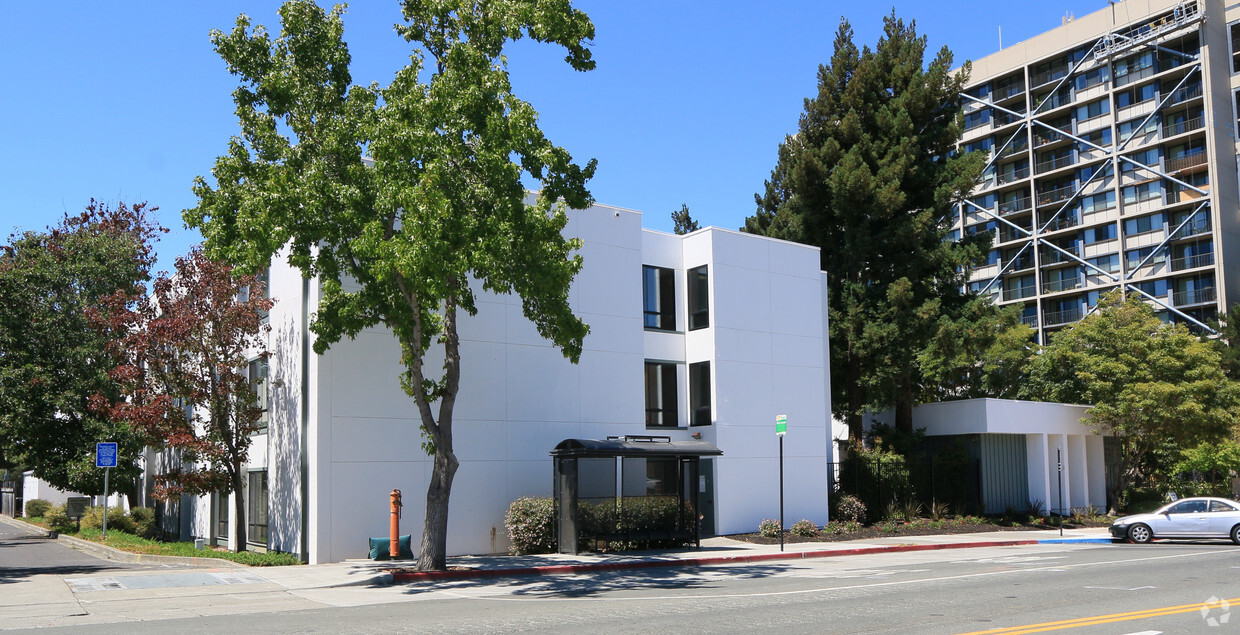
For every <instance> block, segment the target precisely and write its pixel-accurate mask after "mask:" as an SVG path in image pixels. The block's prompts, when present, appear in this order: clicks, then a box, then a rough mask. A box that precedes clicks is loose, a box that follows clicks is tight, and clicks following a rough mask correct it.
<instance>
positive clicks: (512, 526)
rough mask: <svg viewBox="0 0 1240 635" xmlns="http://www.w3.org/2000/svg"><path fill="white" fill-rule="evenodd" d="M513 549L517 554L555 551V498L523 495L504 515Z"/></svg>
mask: <svg viewBox="0 0 1240 635" xmlns="http://www.w3.org/2000/svg"><path fill="white" fill-rule="evenodd" d="M504 526H505V527H507V528H508V542H509V545H510V546H509V550H510V551H511V552H512V554H513V555H514V556H520V555H525V554H531V553H555V552H556V544H555V500H554V499H552V498H551V497H545V498H534V497H531V496H522V497H521V498H518V499H517V500H514V501H512V504H511V505H509V506H508V513H506V514H505V515H504Z"/></svg>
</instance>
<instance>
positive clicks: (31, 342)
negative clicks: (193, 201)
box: [0, 201, 163, 494]
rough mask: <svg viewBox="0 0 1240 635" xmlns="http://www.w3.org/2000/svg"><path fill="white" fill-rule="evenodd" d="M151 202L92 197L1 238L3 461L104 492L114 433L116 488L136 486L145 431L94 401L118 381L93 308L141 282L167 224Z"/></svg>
mask: <svg viewBox="0 0 1240 635" xmlns="http://www.w3.org/2000/svg"><path fill="white" fill-rule="evenodd" d="M154 210H155V208H153V207H147V206H146V205H145V204H144V203H138V204H135V205H133V206H129V205H126V204H124V203H120V204H118V205H117V206H116V207H109V206H107V205H105V204H102V203H97V202H94V201H91V203H90V205H89V206H87V207H86V209H85V211H84V212H82V213H81V214H78V215H74V216H66V217H65V218H64V219H62V220H61V221H60V222H59V223H58V224H57V225H56V226H54V227H50V228H48V229H47V230H46V231H41V232H39V231H25V232H21V233H17V234H14V235H12V236H10V237H9V241H8V244H6V245H3V246H2V247H0V298H3V301H0V464H3V465H5V466H9V467H12V466H21V467H25V468H28V469H32V470H34V473H35V475H36V476H38V477H39V478H41V479H43V480H45V481H47V482H48V483H50V484H52V485H54V486H56V487H59V488H62V489H67V490H72V491H79V492H83V493H87V494H101V493H104V492H103V470H101V469H98V468H96V467H95V463H94V452H95V444H96V443H98V442H101V441H115V442H117V443H118V444H119V450H120V456H119V459H120V460H119V461H118V464H117V467H116V468H115V469H114V471H113V473H112V474H111V485H112V488H113V490H114V491H125V493H126V494H132V493H133V492H132V491H126V490H125V489H123V488H126V485H129V486H132V485H133V484H134V483H135V482H136V479H137V477H138V474H139V467H138V465H136V464H135V462H134V458H135V457H137V456H138V454H139V452H140V451H141V449H142V437H141V435H140V434H138V433H136V432H135V431H134V430H133V429H132V428H131V427H130V426H129V425H128V424H127V423H125V422H123V421H113V420H111V419H110V418H108V417H107V416H106V415H105V414H103V413H100V412H96V411H95V410H93V409H92V408H91V407H90V403H91V398H92V397H93V396H95V395H104V396H107V397H110V398H116V397H118V396H119V390H118V387H117V386H116V384H115V382H113V381H112V379H111V378H110V377H109V372H110V371H111V370H112V364H111V357H110V356H109V355H108V354H107V346H108V343H109V340H110V337H111V336H110V335H109V334H108V333H105V332H101V331H99V330H96V329H95V327H94V325H93V324H92V322H91V319H90V317H89V315H88V313H89V310H90V309H91V308H93V307H96V306H97V305H99V303H100V302H102V301H103V299H104V298H106V297H108V296H110V295H112V294H113V293H116V292H117V291H123V292H125V293H127V294H131V295H134V294H140V293H141V292H142V289H143V288H144V285H145V283H146V281H147V280H148V279H149V272H150V268H151V265H152V263H153V260H154V253H153V252H152V245H153V242H154V241H155V239H156V237H157V235H158V234H159V233H160V232H161V231H163V230H162V228H160V227H159V226H158V225H157V224H156V223H155V222H154V220H153V218H152V212H154ZM109 493H110V492H109Z"/></svg>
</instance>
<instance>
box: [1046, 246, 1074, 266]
mask: <svg viewBox="0 0 1240 635" xmlns="http://www.w3.org/2000/svg"><path fill="white" fill-rule="evenodd" d="M1064 251H1066V252H1068V253H1070V254H1072V255H1073V256H1076V255H1078V254H1077V253H1076V250H1075V249H1065V250H1064ZM1064 262H1076V261H1075V260H1073V259H1072V258H1070V257H1069V256H1068V255H1067V254H1065V253H1064V252H1063V251H1059V250H1057V249H1046V250H1044V251H1043V252H1042V264H1044V265H1057V264H1060V263H1064Z"/></svg>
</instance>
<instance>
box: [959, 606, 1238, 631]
mask: <svg viewBox="0 0 1240 635" xmlns="http://www.w3.org/2000/svg"><path fill="white" fill-rule="evenodd" d="M1222 602H1226V603H1231V602H1240V598H1233V599H1230V600H1222ZM1218 604H1219V602H1218V601H1215V602H1197V603H1195V604H1180V605H1177V606H1164V607H1161V608H1156V609H1145V610H1144V611H1129V612H1127V613H1111V614H1110V615H1095V616H1092V617H1078V618H1076V619H1074V620H1060V621H1058V622H1043V623H1041V624H1026V625H1024V626H1011V627H1008V628H995V629H991V630H988V631H972V632H970V633H961V635H983V634H984V635H999V634H1000V633H1002V634H1003V635H1021V634H1022V633H1041V632H1044V631H1061V630H1066V629H1069V628H1080V627H1082V626H1097V625H1099V624H1113V623H1115V622H1127V621H1129V620H1143V619H1146V618H1150V617H1162V616H1165V615H1177V614H1180V613H1200V612H1201V611H1202V609H1207V610H1208V609H1209V607H1211V606H1216V605H1218Z"/></svg>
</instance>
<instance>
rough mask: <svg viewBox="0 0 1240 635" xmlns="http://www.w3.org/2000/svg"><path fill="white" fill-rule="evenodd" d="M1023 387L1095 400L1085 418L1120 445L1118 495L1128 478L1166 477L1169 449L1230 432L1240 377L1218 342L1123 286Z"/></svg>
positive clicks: (1059, 338) (1053, 397)
mask: <svg viewBox="0 0 1240 635" xmlns="http://www.w3.org/2000/svg"><path fill="white" fill-rule="evenodd" d="M1024 395H1025V396H1026V398H1033V399H1039V400H1045V401H1060V402H1066V403H1081V404H1090V405H1091V406H1092V407H1091V408H1090V409H1089V411H1088V413H1087V415H1086V417H1085V419H1084V421H1085V423H1087V424H1089V425H1090V426H1092V427H1093V428H1094V429H1095V430H1097V431H1099V432H1103V433H1110V434H1113V435H1114V436H1115V437H1116V438H1117V439H1118V441H1119V445H1120V458H1119V463H1118V465H1116V466H1115V467H1116V470H1117V476H1118V478H1117V479H1116V487H1115V488H1114V489H1113V490H1112V491H1111V492H1110V494H1111V496H1110V498H1111V500H1113V501H1118V500H1119V493H1120V491H1121V490H1123V489H1127V488H1129V487H1148V486H1156V485H1161V484H1169V479H1170V474H1168V473H1167V468H1170V467H1171V463H1172V462H1173V459H1172V460H1167V458H1166V457H1174V456H1175V455H1176V454H1177V453H1178V451H1180V449H1182V448H1188V447H1194V446H1197V445H1199V444H1201V443H1210V442H1218V441H1220V440H1222V439H1224V438H1227V437H1229V436H1231V435H1232V434H1233V433H1234V431H1235V430H1236V428H1237V416H1238V414H1240V385H1238V384H1237V383H1236V382H1233V381H1231V380H1229V379H1227V377H1226V376H1225V375H1224V374H1223V371H1222V369H1221V368H1220V366H1219V354H1218V352H1217V351H1216V350H1215V349H1214V348H1213V347H1212V346H1210V345H1208V344H1205V343H1203V342H1201V341H1200V340H1199V339H1198V338H1197V337H1195V336H1193V335H1192V334H1191V333H1189V331H1188V329H1186V328H1185V327H1184V326H1183V325H1171V324H1165V323H1163V322H1162V321H1160V320H1159V319H1158V317H1157V316H1155V315H1154V311H1153V309H1152V308H1151V307H1150V306H1149V305H1148V304H1146V303H1145V302H1142V301H1141V300H1139V299H1137V298H1129V299H1128V300H1126V301H1125V300H1124V299H1123V298H1122V297H1121V296H1120V295H1119V294H1118V293H1117V292H1112V293H1109V294H1106V295H1104V296H1103V297H1102V298H1101V299H1100V300H1099V303H1098V309H1097V310H1096V311H1095V312H1094V313H1092V314H1090V315H1089V316H1087V317H1086V318H1085V319H1083V320H1081V321H1080V322H1077V323H1076V324H1074V325H1072V326H1070V327H1068V328H1067V329H1065V330H1063V331H1060V332H1059V333H1058V334H1057V335H1056V336H1055V337H1054V338H1053V339H1052V340H1051V342H1050V344H1049V345H1048V346H1046V348H1045V349H1044V350H1043V352H1042V354H1041V355H1038V356H1037V357H1036V358H1035V359H1034V360H1033V361H1032V362H1031V363H1030V374H1029V381H1028V382H1027V384H1026V386H1025V389H1024Z"/></svg>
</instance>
